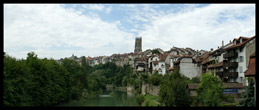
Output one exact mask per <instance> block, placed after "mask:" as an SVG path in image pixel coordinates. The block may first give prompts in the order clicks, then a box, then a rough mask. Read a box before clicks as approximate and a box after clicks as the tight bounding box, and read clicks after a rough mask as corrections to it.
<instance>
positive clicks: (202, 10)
mask: <svg viewBox="0 0 259 110" xmlns="http://www.w3.org/2000/svg"><path fill="white" fill-rule="evenodd" d="M80 6H81V7H80ZM100 12H104V13H100ZM86 13H87V14H86ZM107 17H110V18H113V17H114V18H113V19H108V18H107ZM101 18H102V19H101ZM104 20H106V21H104ZM135 35H137V36H142V46H143V47H142V50H143V51H144V50H145V49H152V48H162V49H163V50H169V49H170V48H171V47H173V46H177V47H191V48H193V49H195V50H196V49H205V50H209V49H210V48H217V47H218V46H220V45H221V41H222V40H224V42H225V43H228V42H229V40H232V39H233V38H236V37H239V36H247V37H251V36H253V35H255V5H253V4H212V5H208V6H207V5H204V6H200V5H195V4H194V5H193V4H187V5H178V4H160V5H157V4H151V5H150V4H143V5H139V4H126V5H116V6H115V5H112V6H111V5H106V4H105V5H102V4H87V5H75V6H66V5H57V4H51V5H47V4H37V5H35V4H28V5H27V4H22V5H17V4H16V5H13V4H5V5H4V51H5V52H7V53H8V54H10V55H14V56H15V57H17V58H25V57H26V54H27V53H28V52H30V51H35V52H36V53H37V54H38V56H40V57H41V56H42V57H48V58H50V57H52V58H64V57H69V56H71V55H72V54H73V53H74V54H75V55H78V56H81V55H85V56H101V55H111V54H113V53H125V52H132V51H133V50H134V38H135V37H136V36H135Z"/></svg>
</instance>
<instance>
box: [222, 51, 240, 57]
mask: <svg viewBox="0 0 259 110" xmlns="http://www.w3.org/2000/svg"><path fill="white" fill-rule="evenodd" d="M232 57H233V58H236V57H237V52H233V51H231V52H228V53H226V54H224V55H223V58H232Z"/></svg>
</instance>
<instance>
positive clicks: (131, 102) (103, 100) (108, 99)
mask: <svg viewBox="0 0 259 110" xmlns="http://www.w3.org/2000/svg"><path fill="white" fill-rule="evenodd" d="M111 92H112V91H104V92H103V93H102V94H99V95H97V96H96V97H92V98H89V99H87V100H84V101H83V100H80V101H71V102H69V103H67V104H63V105H61V106H140V105H139V104H138V103H137V101H136V97H135V95H134V94H133V93H131V92H121V91H114V92H113V93H114V95H110V93H111Z"/></svg>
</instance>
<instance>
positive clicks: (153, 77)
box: [147, 72, 163, 86]
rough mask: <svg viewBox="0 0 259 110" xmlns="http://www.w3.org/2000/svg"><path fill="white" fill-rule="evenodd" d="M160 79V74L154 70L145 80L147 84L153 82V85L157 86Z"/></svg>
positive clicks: (161, 77)
mask: <svg viewBox="0 0 259 110" xmlns="http://www.w3.org/2000/svg"><path fill="white" fill-rule="evenodd" d="M162 80H163V76H162V74H158V72H155V73H154V74H152V75H151V76H150V77H148V79H147V82H148V83H149V84H153V85H155V86H157V85H160V83H161V82H162Z"/></svg>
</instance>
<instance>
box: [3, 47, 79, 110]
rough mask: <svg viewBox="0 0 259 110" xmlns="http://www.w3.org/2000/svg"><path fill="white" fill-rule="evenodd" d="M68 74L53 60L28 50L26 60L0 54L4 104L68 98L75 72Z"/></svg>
mask: <svg viewBox="0 0 259 110" xmlns="http://www.w3.org/2000/svg"><path fill="white" fill-rule="evenodd" d="M73 74H74V75H73V77H72V74H70V73H69V72H68V71H67V70H66V69H65V68H64V67H63V66H61V65H59V64H58V63H56V61H55V60H48V59H39V58H37V55H35V53H33V52H31V53H28V56H27V59H26V60H24V59H22V60H17V59H15V58H12V57H10V56H8V55H6V54H5V55H4V105H8V106H24V105H25V106H26V105H31V106H40V105H54V104H58V103H61V102H65V101H68V100H69V99H72V98H74V97H72V94H74V93H73V91H72V88H73V89H77V87H79V86H80V85H77V84H71V83H72V82H73V81H77V80H75V78H74V76H78V74H77V73H73Z"/></svg>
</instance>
